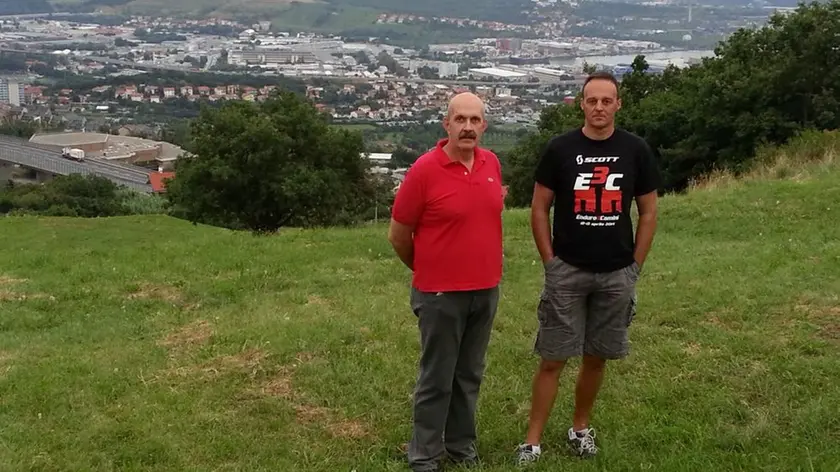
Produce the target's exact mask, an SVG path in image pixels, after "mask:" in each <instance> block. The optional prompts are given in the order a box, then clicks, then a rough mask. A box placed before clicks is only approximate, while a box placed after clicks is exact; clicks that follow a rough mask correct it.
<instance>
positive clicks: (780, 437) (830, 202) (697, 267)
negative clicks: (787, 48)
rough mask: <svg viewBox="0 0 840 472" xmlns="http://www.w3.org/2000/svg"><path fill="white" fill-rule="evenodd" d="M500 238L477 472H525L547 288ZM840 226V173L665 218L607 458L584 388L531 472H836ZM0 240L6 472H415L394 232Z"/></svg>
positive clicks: (91, 233) (779, 183)
mask: <svg viewBox="0 0 840 472" xmlns="http://www.w3.org/2000/svg"><path fill="white" fill-rule="evenodd" d="M504 218H505V228H506V230H505V244H506V248H505V253H506V259H505V278H504V286H503V290H502V293H503V296H502V299H501V305H500V311H499V315H498V318H497V321H496V324H495V329H494V333H493V338H492V341H491V345H490V348H489V353H488V369H487V374H486V380H485V383H484V386H483V390H482V394H481V399H480V406H479V416H478V423H479V424H478V427H479V432H480V444H479V447H480V452H481V454H482V455H483V457H484V459H485V461H486V464H485V465H484V467H483V468H482V469H480V470H484V471H505V470H512V467H511V464H512V462H511V461H512V458H513V455H512V454H513V451H514V448H515V446H516V445H517V443H518V442H520V441H521V440H522V438H523V434H524V431H525V426H526V419H527V412H528V405H529V396H530V381H531V376H532V374H533V370H534V367H535V365H536V359H535V358H534V356H533V355H532V353H531V347H532V345H533V335H534V330H535V328H536V325H537V322H536V318H535V308H536V304H537V299H538V294H539V292H540V289H541V284H542V270H541V266H540V264H539V263H538V262H537V260H536V251H535V249H534V245H533V242H532V240H531V236H530V229H529V227H528V217H527V213H526V212H524V211H522V210H511V211H508V212H506V214H505V217H504ZM838 221H840V179H838V174H837V172H836V170H835V171H828V170H825V171H824V172H819V173H816V174H814V175H813V176H809V177H802V176H799V177H797V178H796V179H792V180H775V181H770V182H768V181H758V180H751V181H747V182H746V183H740V184H733V185H721V186H718V187H716V188H712V187H709V188H699V189H697V190H695V191H693V192H692V193H690V194H688V195H686V196H681V197H669V198H665V199H664V200H663V201H662V203H661V218H660V229H659V233H658V236H657V238H656V241H655V245H654V249H653V252H652V254H651V256H650V259H649V261H648V263H647V265H646V267H645V270H644V274H643V277H642V279H641V281H640V286H639V297H640V299H639V303H640V306H639V314H638V316H637V318H636V320H635V321H634V324H633V326H632V331H631V339H632V355H631V357H629V358H628V359H627V360H625V361H622V362H617V363H613V364H611V365H610V367H609V368H608V375H607V378H606V380H605V383H604V386H603V390H602V393H601V395H600V397H599V402H598V404H597V406H596V411H595V416H594V422H595V423H594V425H595V426H596V427H597V428H598V430H599V435H598V438H599V439H600V441H601V445H602V447H603V449H602V452H601V454H600V456H599V457H598V458H597V459H596V460H594V461H588V462H581V461H578V460H573V459H570V458H568V457H566V456H564V455H563V454H562V453H561V451H560V445H561V443H562V439H563V435H564V434H565V431H566V428H567V427H568V425H569V421H570V417H571V410H572V388H573V377H574V374H573V372H572V371H571V369H570V370H568V371H566V372H565V373H564V376H563V377H562V379H561V389H560V394H559V396H558V402H557V405H556V407H555V410H554V415H553V417H552V420H551V422H550V424H549V427H548V430H547V433H546V437H545V446H546V451H545V453H544V456H543V461H542V463H541V464H540V465H539V467H537V468H535V469H534V470H541V471H556V470H575V471H581V472H582V471H595V470H608V471H638V470H657V471H710V470H727V471H734V470H750V471H757V470H762V471H837V470H840V467H839V466H838V464H840V414H838V405H840V362H838V355H837V352H838V349H840V318H838V317H840V312H838V308H837V307H838V306H840V298H838V294H840V277H838V273H840V225H838V224H837V222H838ZM0 231H2V240H3V245H2V248H0V267H2V269H0V424H2V425H3V426H2V428H0V451H2V452H0V470H3V471H5V470H9V471H12V470H14V471H17V470H56V469H62V470H112V469H120V470H155V471H158V470H179V471H180V470H249V471H251V470H278V471H287V470H295V471H351V470H356V471H398V470H406V468H405V465H404V463H403V462H402V460H401V459H399V458H398V457H396V455H395V451H396V449H397V448H398V447H399V445H400V444H402V443H403V442H404V441H406V440H407V439H408V437H409V434H410V419H411V409H410V408H411V398H410V395H411V391H412V386H413V382H414V378H415V375H416V370H415V369H416V362H417V355H418V347H417V345H418V339H417V336H418V335H417V328H416V319H415V317H414V315H413V314H412V313H411V312H410V310H409V307H408V294H409V290H408V283H409V274H408V272H407V270H406V269H404V268H403V267H402V266H401V265H400V263H399V262H398V261H397V259H396V258H395V257H394V256H393V254H392V251H391V249H390V247H389V245H388V243H387V241H386V237H385V236H386V227H385V226H384V225H382V224H380V225H372V226H370V227H366V228H359V229H333V230H294V229H290V230H287V231H282V232H281V233H280V234H278V235H276V236H271V237H255V236H251V235H248V234H242V233H234V232H230V231H226V230H222V229H216V228H208V227H202V226H193V225H191V224H189V223H186V222H183V221H179V220H175V219H171V218H167V217H162V216H138V217H125V218H111V219H89V220H82V219H61V218H33V217H20V218H18V217H15V218H4V219H2V221H0ZM575 367H576V364H575Z"/></svg>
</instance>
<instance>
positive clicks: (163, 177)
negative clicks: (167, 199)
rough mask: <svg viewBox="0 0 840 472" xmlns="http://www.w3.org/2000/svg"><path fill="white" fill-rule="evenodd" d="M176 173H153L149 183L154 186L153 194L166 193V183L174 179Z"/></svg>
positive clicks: (150, 175)
mask: <svg viewBox="0 0 840 472" xmlns="http://www.w3.org/2000/svg"><path fill="white" fill-rule="evenodd" d="M174 178H175V172H152V173H150V174H149V183H150V184H151V185H152V192H154V193H163V192H166V181H167V180H168V179H174Z"/></svg>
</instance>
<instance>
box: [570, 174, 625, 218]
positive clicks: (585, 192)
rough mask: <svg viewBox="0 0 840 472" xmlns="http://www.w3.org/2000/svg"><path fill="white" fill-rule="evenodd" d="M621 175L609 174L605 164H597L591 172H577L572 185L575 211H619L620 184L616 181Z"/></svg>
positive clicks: (605, 213)
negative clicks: (573, 185)
mask: <svg viewBox="0 0 840 472" xmlns="http://www.w3.org/2000/svg"><path fill="white" fill-rule="evenodd" d="M622 177H624V174H620V173H613V174H611V173H610V168H609V167H607V166H598V167H596V168H595V169H593V172H581V173H579V174H578V175H577V178H575V187H574V190H575V213H600V214H602V215H609V214H614V213H621V186H620V185H619V183H618V181H619V180H620V179H621V178H622ZM596 190H600V192H596ZM598 193H600V198H599V195H598ZM599 203H600V206H599V205H598V204H599Z"/></svg>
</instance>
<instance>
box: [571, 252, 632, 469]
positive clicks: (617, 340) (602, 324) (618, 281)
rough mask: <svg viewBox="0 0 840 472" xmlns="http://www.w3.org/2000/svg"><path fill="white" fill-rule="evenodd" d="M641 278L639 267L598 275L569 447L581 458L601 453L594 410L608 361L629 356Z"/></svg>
mask: <svg viewBox="0 0 840 472" xmlns="http://www.w3.org/2000/svg"><path fill="white" fill-rule="evenodd" d="M638 278H639V272H638V266H636V265H635V264H634V265H632V266H629V267H626V268H624V269H619V270H617V271H614V272H610V273H606V274H597V276H596V280H597V285H598V288H597V290H596V291H595V292H594V293H593V294H592V296H591V298H590V300H589V310H588V311H589V315H588V318H587V321H586V341H585V343H584V349H583V350H584V356H583V363H582V365H581V368H580V374H579V376H578V382H577V386H576V389H575V414H574V418H573V421H572V428H571V429H570V430H569V432H568V434H569V443H570V444H571V445H572V447H573V448H574V449H575V451H576V452H577V453H578V454H579V455H581V456H592V455H595V454H596V453H597V450H598V448H597V447H596V445H595V433H594V430H593V429H592V428H590V427H589V424H590V419H591V415H592V408H593V406H594V405H595V400H596V398H597V396H598V392H599V391H600V389H601V383H602V382H603V379H604V370H605V367H606V362H607V360H611V359H622V358H624V357H626V356H627V354H628V353H629V342H628V335H627V334H628V333H627V328H628V326H629V325H630V320H631V319H632V309H633V298H634V293H635V285H636V281H637V280H638Z"/></svg>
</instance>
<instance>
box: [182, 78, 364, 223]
mask: <svg viewBox="0 0 840 472" xmlns="http://www.w3.org/2000/svg"><path fill="white" fill-rule="evenodd" d="M191 141H192V145H193V146H192V147H193V150H194V154H195V156H194V157H189V158H183V159H179V160H178V163H177V164H176V169H175V171H176V175H177V177H176V178H175V179H173V180H171V181H170V182H169V184H168V186H167V196H168V198H169V200H170V202H171V203H172V205H173V211H174V214H176V215H177V216H181V217H183V218H186V219H188V220H190V221H192V222H195V223H198V222H201V223H207V224H211V225H216V226H222V227H227V228H232V229H248V230H252V231H255V232H263V231H273V230H276V229H278V228H280V227H283V226H327V225H339V224H351V223H354V222H356V221H358V220H359V219H360V218H361V216H360V215H364V214H365V213H366V212H367V210H368V209H369V208H370V206H371V205H372V204H373V201H374V199H375V195H374V193H375V183H374V182H373V179H372V178H371V176H370V174H369V172H368V169H369V164H368V162H367V160H366V159H364V158H363V157H362V152H363V149H364V147H363V142H362V138H361V135H360V134H359V133H357V132H352V131H349V130H346V129H343V128H339V127H331V126H330V125H329V123H328V121H327V119H326V117H325V116H324V115H322V114H320V113H319V112H318V111H317V110H316V109H315V108H314V106H313V105H312V104H311V103H310V102H308V101H306V100H305V99H304V98H302V97H301V96H300V95H298V94H296V93H293V92H289V91H285V92H281V93H279V94H277V95H275V96H273V97H271V98H270V99H269V100H266V101H265V102H263V103H259V104H257V103H249V102H244V101H237V102H230V103H226V104H225V105H224V106H222V107H220V108H216V109H209V108H207V109H204V110H202V112H201V115H200V116H199V117H198V118H197V119H196V120H195V121H194V122H193V123H192V133H191Z"/></svg>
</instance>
